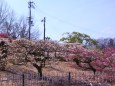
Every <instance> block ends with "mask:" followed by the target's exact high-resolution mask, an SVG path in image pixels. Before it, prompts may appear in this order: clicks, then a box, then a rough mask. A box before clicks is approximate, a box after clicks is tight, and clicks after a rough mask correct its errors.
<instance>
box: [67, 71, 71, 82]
mask: <svg viewBox="0 0 115 86" xmlns="http://www.w3.org/2000/svg"><path fill="white" fill-rule="evenodd" d="M68 81H69V83H70V81H71V73H70V72H69V74H68Z"/></svg>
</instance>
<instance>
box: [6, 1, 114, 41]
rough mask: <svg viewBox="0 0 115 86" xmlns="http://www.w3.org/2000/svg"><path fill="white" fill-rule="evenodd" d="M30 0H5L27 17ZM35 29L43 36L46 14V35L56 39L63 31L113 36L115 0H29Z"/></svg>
mask: <svg viewBox="0 0 115 86" xmlns="http://www.w3.org/2000/svg"><path fill="white" fill-rule="evenodd" d="M28 1H29V0H6V2H7V4H8V5H9V6H10V8H11V9H13V10H14V11H15V14H16V15H18V16H22V15H24V16H25V17H28V13H29V12H28V4H27V2H28ZM32 1H33V2H34V3H35V9H32V16H33V19H34V23H35V27H36V28H37V29H36V30H39V31H40V34H41V38H43V23H42V22H41V20H42V19H43V17H46V36H49V37H51V39H53V40H59V39H60V38H61V37H62V34H63V33H65V32H73V31H76V32H81V33H85V34H88V35H90V36H91V37H92V38H100V37H104V38H106V37H112V38H113V37H115V0H32ZM33 29H34V28H33Z"/></svg>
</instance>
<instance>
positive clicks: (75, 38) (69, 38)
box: [60, 32, 97, 48]
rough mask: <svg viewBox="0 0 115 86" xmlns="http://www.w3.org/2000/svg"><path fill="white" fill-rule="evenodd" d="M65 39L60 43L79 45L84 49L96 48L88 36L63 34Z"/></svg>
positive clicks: (94, 41) (73, 33)
mask: <svg viewBox="0 0 115 86" xmlns="http://www.w3.org/2000/svg"><path fill="white" fill-rule="evenodd" d="M63 35H65V36H66V37H62V38H61V39H60V41H63V42H66V43H76V42H78V43H81V44H83V45H84V46H85V47H87V48H88V47H97V41H96V40H95V39H92V38H91V37H90V36H89V35H87V34H84V33H79V32H72V33H68V32H67V33H64V34H63Z"/></svg>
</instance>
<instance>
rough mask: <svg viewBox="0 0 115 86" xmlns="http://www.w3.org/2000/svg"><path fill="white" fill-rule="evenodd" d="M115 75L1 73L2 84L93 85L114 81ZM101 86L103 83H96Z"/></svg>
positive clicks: (45, 85) (5, 85)
mask: <svg viewBox="0 0 115 86" xmlns="http://www.w3.org/2000/svg"><path fill="white" fill-rule="evenodd" d="M114 80H115V77H113V76H111V78H110V77H109V80H108V79H107V76H105V75H104V73H103V74H99V73H98V74H96V75H95V76H93V75H92V74H91V73H89V74H85V72H83V73H80V74H78V73H70V72H69V73H58V72H55V73H53V72H51V73H48V74H45V75H44V76H43V77H39V75H38V74H35V73H26V74H10V73H8V74H4V75H0V86H93V85H89V84H91V83H97V82H98V83H106V86H109V85H107V83H108V82H109V83H110V82H112V81H113V82H114ZM96 86H101V85H96Z"/></svg>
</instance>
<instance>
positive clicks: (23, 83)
mask: <svg viewBox="0 0 115 86" xmlns="http://www.w3.org/2000/svg"><path fill="white" fill-rule="evenodd" d="M24 79H25V77H24V74H22V86H25V80H24Z"/></svg>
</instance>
